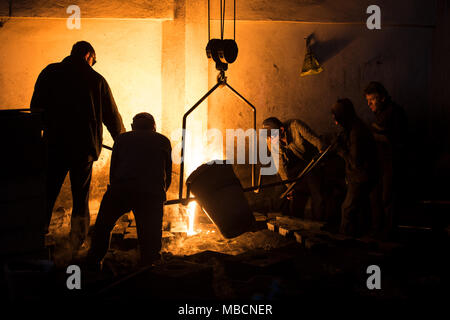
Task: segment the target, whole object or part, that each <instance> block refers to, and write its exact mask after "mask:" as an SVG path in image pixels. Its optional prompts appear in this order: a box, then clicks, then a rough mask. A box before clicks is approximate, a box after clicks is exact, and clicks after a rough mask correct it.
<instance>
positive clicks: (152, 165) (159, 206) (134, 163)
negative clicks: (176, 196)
mask: <svg viewBox="0 0 450 320" xmlns="http://www.w3.org/2000/svg"><path fill="white" fill-rule="evenodd" d="M131 126H132V129H133V130H132V131H130V132H125V133H123V134H121V135H120V136H119V137H118V138H117V139H116V142H115V143H114V147H113V151H112V156H111V167H110V176H109V178H110V185H109V186H108V189H107V190H106V193H105V195H104V196H103V199H102V202H101V205H100V210H99V212H98V216H97V221H96V222H95V226H94V230H93V235H92V243H91V248H90V250H89V252H88V256H87V265H88V266H89V267H90V268H96V267H100V266H101V262H102V260H103V258H104V256H105V254H106V252H107V250H108V247H109V239H110V233H111V231H112V229H113V228H114V225H115V223H116V221H117V220H118V219H119V218H120V217H121V216H122V215H123V214H125V213H127V212H129V211H131V210H132V211H133V213H134V216H135V218H136V228H137V234H138V242H139V248H140V253H141V262H142V263H143V264H144V265H148V264H151V263H152V262H154V261H155V260H157V259H158V258H159V251H160V249H161V234H162V217H163V204H164V201H165V200H166V191H167V189H168V188H169V186H170V183H171V174H172V158H171V152H172V151H171V145H170V141H169V139H167V138H166V137H165V136H163V135H162V134H159V133H157V132H156V125H155V120H154V118H153V116H152V115H151V114H149V113H145V112H143V113H139V114H137V115H136V116H135V117H134V118H133V123H132V125H131Z"/></svg>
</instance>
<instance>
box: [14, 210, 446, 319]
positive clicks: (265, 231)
mask: <svg viewBox="0 0 450 320" xmlns="http://www.w3.org/2000/svg"><path fill="white" fill-rule="evenodd" d="M56 220H57V219H56ZM257 220H258V223H259V230H255V231H254V232H247V233H245V234H243V235H241V236H239V237H237V238H234V239H224V238H222V237H221V236H220V234H218V233H217V232H213V231H214V226H213V225H208V224H207V223H204V224H203V231H202V232H200V233H199V234H197V235H194V236H190V237H188V236H187V235H185V234H182V233H180V234H175V235H174V234H171V235H170V237H169V236H167V233H166V234H165V237H164V238H163V249H162V261H161V262H160V263H157V264H155V265H153V266H147V267H140V266H139V263H138V261H139V259H138V249H137V240H136V237H135V236H133V234H132V233H133V231H132V228H133V221H128V222H127V221H126V219H124V221H122V222H126V223H127V225H128V227H129V230H131V231H130V232H126V229H127V228H125V232H124V233H123V235H122V236H119V237H117V235H116V236H113V238H112V242H111V249H110V251H109V252H108V254H107V256H106V257H105V262H104V266H103V270H102V271H101V272H87V271H86V272H85V271H84V270H82V289H81V290H68V289H67V287H66V279H67V277H68V275H67V273H66V268H67V265H68V264H69V263H73V264H76V263H78V262H80V263H82V260H83V256H84V255H85V253H86V249H87V248H84V251H83V250H81V251H80V252H79V253H78V255H77V256H74V257H68V255H66V256H64V252H66V253H67V250H64V248H63V245H62V244H63V242H62V241H63V237H62V238H61V237H60V238H58V237H56V238H55V242H54V245H55V247H54V251H53V252H52V255H53V257H54V267H53V268H51V269H50V270H49V271H47V272H40V273H39V274H37V277H36V273H35V278H33V277H32V276H29V278H30V279H33V281H31V282H30V281H28V282H27V283H28V285H27V286H26V287H23V286H22V287H21V286H20V282H17V283H16V287H15V288H16V289H17V290H15V294H14V296H13V297H10V298H12V299H13V301H15V302H38V303H39V301H60V302H61V303H65V302H68V301H70V302H71V303H72V302H74V301H78V302H80V303H82V304H83V303H92V302H95V303H96V304H99V303H100V304H107V305H111V306H117V305H122V304H123V303H127V301H129V302H133V303H143V304H144V305H147V304H148V303H150V302H151V303H157V304H158V305H159V304H163V305H164V304H171V303H172V304H175V305H179V304H183V303H188V302H189V303H217V302H230V301H247V302H254V303H260V302H267V301H269V302H271V303H275V304H276V303H282V307H281V308H282V309H283V311H284V312H288V311H289V310H290V308H293V309H295V308H296V307H298V306H299V305H302V306H305V307H306V306H311V304H316V303H323V304H324V305H329V304H333V303H336V302H338V301H343V302H344V303H345V301H347V302H349V301H352V303H357V304H358V305H360V306H361V305H369V306H374V305H377V306H381V305H385V306H414V305H417V303H420V304H421V305H428V304H430V305H431V304H436V305H440V304H441V305H442V304H443V301H445V300H448V292H447V284H448V275H447V273H448V270H450V269H449V264H448V259H447V258H448V252H449V247H450V246H449V236H448V233H447V232H440V233H436V232H433V231H431V230H429V229H401V230H400V233H399V236H398V239H397V240H396V241H395V242H383V241H377V240H374V239H371V238H362V239H353V238H347V237H342V236H339V235H336V234H331V233H328V232H323V231H320V228H319V227H320V223H319V224H318V223H315V222H310V221H304V220H300V219H295V218H293V219H289V218H287V219H285V218H284V217H280V216H279V215H274V216H270V215H269V216H266V217H262V216H257ZM205 230H207V231H205ZM127 235H128V236H127ZM130 235H131V236H130ZM70 259H71V260H70ZM371 265H376V266H378V267H379V268H380V270H381V289H372V290H371V289H369V288H368V286H367V280H368V278H369V277H370V275H371V274H368V273H367V268H368V267H369V266H371ZM30 284H32V285H30Z"/></svg>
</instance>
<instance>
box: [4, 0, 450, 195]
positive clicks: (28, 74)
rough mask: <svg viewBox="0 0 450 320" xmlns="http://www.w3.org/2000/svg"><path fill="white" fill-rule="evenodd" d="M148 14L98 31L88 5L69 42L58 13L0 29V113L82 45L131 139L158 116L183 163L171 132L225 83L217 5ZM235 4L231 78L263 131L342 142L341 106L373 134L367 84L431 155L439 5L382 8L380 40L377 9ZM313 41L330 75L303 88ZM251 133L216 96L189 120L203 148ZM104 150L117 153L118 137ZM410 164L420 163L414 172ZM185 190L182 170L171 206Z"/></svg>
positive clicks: (265, 1) (135, 5) (320, 3)
mask: <svg viewBox="0 0 450 320" xmlns="http://www.w3.org/2000/svg"><path fill="white" fill-rule="evenodd" d="M44 2H45V3H46V5H49V3H50V2H48V1H47V2H46V1H44ZM150 2H152V1H149V3H150ZM212 2H213V3H212V7H211V16H212V18H213V19H216V20H213V21H212V25H211V28H212V29H211V37H216V38H217V37H218V36H219V23H218V21H217V18H218V7H217V4H216V2H217V3H218V1H212ZM20 3H22V7H21V8H22V9H21V10H22V12H25V13H24V14H23V15H25V16H30V14H28V15H27V14H26V13H27V12H34V11H33V10H32V11H30V9H29V8H28V7H27V4H28V3H29V2H27V1H18V2H16V4H20ZM83 3H84V2H83ZM142 3H143V2H142V1H132V2H130V3H129V4H127V5H124V6H121V5H119V4H118V2H111V4H110V5H109V6H108V7H107V8H106V9H108V10H107V11H98V12H99V13H98V14H100V15H106V16H107V17H108V19H97V18H98V16H96V14H97V13H96V11H95V10H94V9H95V5H94V4H93V3H92V2H90V4H89V6H88V9H89V10H88V12H90V13H89V14H91V15H92V17H91V16H90V17H91V18H90V19H82V29H81V30H79V31H75V30H67V29H66V20H65V19H54V17H59V14H60V11H58V10H59V9H58V10H56V9H55V10H56V11H55V10H53V11H51V12H53V13H52V17H53V18H52V19H45V18H38V19H37V18H34V19H18V18H11V19H9V20H8V18H5V19H3V20H2V21H6V23H4V24H3V27H1V28H0V44H1V46H2V50H0V61H1V62H0V88H1V90H0V107H2V108H13V107H14V108H17V107H27V106H28V104H29V101H30V98H31V94H32V90H33V85H34V81H35V79H36V77H37V75H38V74H39V72H40V70H41V69H42V68H43V67H44V66H45V65H46V64H48V63H50V62H54V61H58V60H61V59H63V58H64V56H65V55H67V54H68V52H69V50H70V46H71V45H72V44H73V42H75V41H76V40H79V39H81V38H83V39H86V40H88V41H91V42H92V43H93V44H94V46H95V48H96V50H97V56H98V61H99V62H98V64H97V65H96V66H95V69H96V70H98V71H99V72H100V73H102V74H103V75H104V76H105V78H106V79H107V80H108V82H109V83H110V85H111V88H112V90H113V93H114V96H115V98H116V102H117V104H118V106H119V109H120V111H121V113H122V114H123V115H124V122H125V125H126V127H127V128H128V129H130V122H131V117H132V115H133V114H135V113H136V112H139V111H143V110H147V111H150V112H152V113H153V114H154V115H155V117H156V119H157V126H158V128H159V129H160V131H162V132H163V133H164V134H166V135H168V136H170V137H171V138H172V146H173V148H174V149H175V150H176V151H175V152H176V153H179V142H180V135H179V134H178V136H177V135H176V134H173V132H174V131H176V130H179V129H180V127H181V121H182V116H183V113H184V112H185V111H186V110H187V109H188V108H189V107H191V106H192V105H193V104H194V103H195V102H196V101H197V100H198V99H199V98H200V97H201V96H202V95H203V94H205V93H206V92H207V91H208V89H209V88H211V87H212V86H213V85H214V84H215V83H216V76H217V73H218V72H217V71H216V70H215V66H214V63H213V62H211V61H208V60H207V58H206V54H205V47H206V44H207V40H208V39H207V6H206V4H207V2H206V1H198V0H177V1H165V4H167V5H165V6H160V5H158V6H157V5H155V6H154V7H152V6H142ZM145 3H147V2H145ZM237 3H238V8H237V20H238V21H237V30H236V41H237V43H238V46H239V55H238V58H237V61H236V62H235V63H233V64H231V65H229V71H227V77H228V82H229V83H230V84H231V85H232V86H233V87H234V88H235V89H236V90H237V91H239V92H240V93H241V94H242V95H243V96H244V97H246V98H247V99H248V100H249V101H251V102H252V103H253V104H254V105H255V106H256V107H257V122H258V125H260V123H261V121H262V120H263V119H264V118H266V117H268V116H272V115H275V116H278V117H280V118H281V119H282V120H285V119H288V118H294V117H298V118H301V119H303V120H305V121H306V122H307V123H309V124H310V126H311V127H312V128H313V129H314V130H316V131H317V132H318V133H320V134H327V133H329V132H333V131H334V130H335V129H336V128H335V127H334V125H333V123H332V121H331V117H330V114H329V107H330V105H331V104H332V103H333V102H334V101H335V100H336V99H337V98H338V97H349V98H351V99H352V100H353V102H354V104H355V107H356V109H357V112H358V114H360V115H361V117H362V118H363V119H364V120H366V121H368V122H369V121H371V119H372V118H371V117H372V115H371V113H370V112H369V110H368V108H367V107H366V103H365V101H364V99H363V97H362V90H363V88H364V86H365V85H366V84H367V83H368V82H369V81H371V80H379V81H382V82H383V83H384V84H385V85H386V87H387V89H388V90H389V92H390V93H391V95H392V97H393V98H394V100H396V101H397V102H398V103H400V104H401V105H403V106H404V107H405V109H406V111H407V113H408V116H409V118H410V123H411V129H412V133H411V141H414V142H420V143H423V140H424V139H425V137H424V136H423V132H424V131H425V132H429V130H428V129H427V125H428V122H430V121H432V120H431V117H430V116H429V115H430V110H431V109H430V97H431V96H436V95H440V93H441V92H446V91H448V90H445V88H444V87H442V86H445V85H444V83H447V82H445V79H446V77H447V73H446V72H445V71H443V70H444V69H440V68H439V67H436V68H435V69H434V71H433V73H434V74H435V75H436V76H437V77H438V78H439V79H440V80H439V81H434V82H433V84H434V89H433V90H434V91H432V90H431V81H430V80H431V72H432V61H433V60H434V61H435V62H438V64H443V65H445V61H446V56H448V55H446V54H445V53H436V52H440V51H445V50H448V46H446V45H445V43H447V42H443V39H444V38H446V33H445V30H447V29H448V28H447V29H445V28H446V27H445V25H446V24H445V21H446V20H445V16H444V17H441V18H440V19H441V20H439V21H441V23H440V24H438V27H437V28H434V26H435V24H436V10H437V7H436V1H431V2H429V1H426V2H425V1H419V0H401V1H387V0H383V1H381V0H380V1H378V2H377V4H379V5H380V7H381V9H382V29H381V30H374V31H371V30H368V29H367V28H366V26H365V20H366V19H367V16H368V15H367V14H366V12H365V10H366V8H367V6H368V5H369V4H372V3H371V1H368V0H367V1H366V0H364V1H352V0H338V1H328V0H302V1H297V0H295V1H294V0H283V1H277V2H274V1H269V0H252V1H237ZM443 3H444V4H445V1H441V2H440V7H439V8H441V7H442V6H444V4H443ZM19 7H20V6H19ZM19 7H18V8H19ZM50 7H51V6H50ZM27 8H28V9H27ZM146 8H150V9H148V10H147V9H146ZM167 8H170V10H169V9H167ZM439 8H438V9H439ZM446 8H447V6H446ZM106 9H105V10H106ZM119 9H120V10H119ZM441 9H442V8H441ZM441 9H439V10H441ZM27 10H28V11H27ZM446 10H447V11H446V12H447V15H448V8H447V9H446ZM41 11H42V10H40V11H39V12H41ZM5 12H8V7H7V6H6V7H5V5H4V3H3V4H2V6H1V7H0V14H3V15H5V14H6V13H5ZM15 12H16V13H17V12H20V11H17V10H16V11H15ZM232 12H233V9H232V1H227V14H226V16H227V18H228V19H231V18H232V16H231V14H232ZM13 13H14V11H13ZM41 13H42V12H41ZM143 17H144V18H152V19H153V20H151V19H150V20H149V19H141V18H143ZM116 18H117V19H116ZM129 18H139V19H129ZM155 19H156V20H155ZM447 20H448V19H447ZM442 21H444V22H442ZM232 26H233V23H232V20H227V21H226V34H225V38H232V35H233V34H232V32H233V29H232ZM311 34H314V38H315V42H314V43H313V51H314V53H315V54H316V56H317V58H318V60H319V61H320V62H321V63H322V64H323V68H324V71H323V72H322V73H321V74H318V75H313V76H307V77H300V70H301V67H302V64H303V59H304V56H305V40H304V38H305V37H306V36H309V35H311ZM433 37H434V38H433ZM447 38H448V37H447ZM433 39H434V40H433ZM433 41H434V42H433ZM433 48H434V49H433ZM433 50H434V52H435V54H434V55H433ZM438 64H435V66H437V65H438ZM436 88H437V89H436ZM440 96H441V97H443V98H438V99H435V100H434V101H435V102H434V104H433V106H434V107H433V108H434V109H433V110H441V112H442V113H443V114H444V113H446V110H447V109H448V108H446V106H447V105H448V102H447V101H449V100H448V99H446V98H445V97H444V95H440ZM433 112H434V111H433ZM250 126H251V112H250V109H249V108H248V107H247V106H246V105H245V104H244V103H243V102H242V101H240V100H239V99H238V98H236V96H234V95H233V94H232V93H231V91H229V90H228V89H226V88H221V89H218V90H217V91H216V92H215V93H214V94H213V95H212V96H211V98H210V99H208V100H207V101H205V102H204V103H203V104H202V105H201V106H199V108H198V109H197V110H196V111H195V113H193V114H192V117H190V118H189V119H188V129H191V130H193V131H194V132H195V135H196V137H197V138H196V139H198V137H199V136H201V134H202V133H203V132H204V131H205V130H206V128H217V129H220V130H222V131H223V132H224V130H225V129H228V128H244V129H245V128H249V127H250ZM178 133H179V132H178ZM172 134H173V135H172ZM105 138H106V143H107V144H110V143H111V139H110V137H109V135H108V134H105ZM194 140H195V139H194ZM202 148H203V149H205V146H202V142H201V140H195V141H194V142H193V147H191V146H188V149H187V153H190V152H191V151H195V152H193V153H191V156H193V157H194V159H193V160H195V161H198V160H199V159H200V160H201V158H202V157H204V156H206V154H207V153H208V150H209V148H211V149H214V148H215V147H214V146H213V145H212V146H208V148H206V150H201V149H202ZM108 156H109V152H108V153H107V152H103V153H102V159H101V161H99V162H98V163H97V164H96V171H94V180H95V179H97V178H96V177H98V179H99V180H98V181H97V180H95V181H94V182H95V183H94V184H93V185H94V186H95V188H94V190H93V197H94V198H95V199H97V200H98V199H99V197H100V196H101V194H102V192H103V188H104V187H105V186H106V181H107V168H108V162H109V158H108ZM411 159H412V163H414V162H415V161H416V160H415V159H416V158H414V157H412V158H411ZM190 161H191V160H190ZM191 169H192V168H191ZM191 169H190V170H191ZM178 178H179V166H176V165H175V166H174V176H173V181H174V184H173V186H172V187H171V189H170V196H169V197H170V198H173V197H176V196H177V193H178ZM97 189H98V190H99V191H96V190H97ZM65 193H68V189H65Z"/></svg>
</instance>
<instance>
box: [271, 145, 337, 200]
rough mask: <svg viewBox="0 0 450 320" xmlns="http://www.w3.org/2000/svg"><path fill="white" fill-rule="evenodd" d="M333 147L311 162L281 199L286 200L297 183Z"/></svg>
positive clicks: (330, 146)
mask: <svg viewBox="0 0 450 320" xmlns="http://www.w3.org/2000/svg"><path fill="white" fill-rule="evenodd" d="M332 147H333V145H329V146H328V147H327V148H326V149H325V151H324V152H322V153H321V154H320V155H319V156H318V157H316V158H314V159H312V160H311V162H310V163H309V164H308V165H307V166H306V167H305V169H303V171H302V172H301V173H300V174H299V175H298V176H297V178H296V181H295V182H293V183H292V184H291V185H290V186H289V187H288V188H287V189H286V191H285V192H283V194H282V195H281V196H280V198H281V199H282V198H284V197H286V196H287V195H288V193H289V192H291V190H292V189H293V188H294V187H295V185H296V184H297V182H298V181H299V180H301V179H302V178H303V177H304V176H305V175H307V174H308V173H309V172H310V171H311V170H312V169H314V167H315V166H316V165H317V164H318V163H319V162H320V160H322V158H323V157H324V156H325V155H326V154H327V153H328V151H329V150H330V149H331V148H332Z"/></svg>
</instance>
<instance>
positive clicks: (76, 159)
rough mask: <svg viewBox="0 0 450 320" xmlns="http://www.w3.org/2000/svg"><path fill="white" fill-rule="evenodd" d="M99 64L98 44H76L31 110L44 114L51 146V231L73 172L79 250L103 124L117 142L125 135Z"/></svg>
mask: <svg viewBox="0 0 450 320" xmlns="http://www.w3.org/2000/svg"><path fill="white" fill-rule="evenodd" d="M95 63H96V54H95V50H94V48H93V47H92V45H91V44H90V43H88V42H86V41H79V42H77V43H75V44H74V45H73V47H72V51H71V53H70V56H68V57H66V58H64V60H63V61H61V62H59V63H52V64H50V65H48V66H47V67H46V68H45V69H44V70H42V72H41V73H40V74H39V77H38V79H37V81H36V84H35V87H34V92H33V97H32V99H31V110H32V111H34V112H36V111H40V112H43V118H44V126H45V128H44V138H45V140H46V141H47V145H48V155H47V159H48V167H47V187H46V193H47V221H46V231H47V232H48V227H49V225H50V221H51V217H52V211H53V206H54V205H55V201H56V198H57V197H58V194H59V192H60V190H61V186H62V184H63V182H64V179H65V177H66V175H67V173H68V172H69V174H70V183H71V189H72V200H73V208H72V217H71V230H70V240H71V245H72V249H73V250H74V251H76V250H78V248H79V247H80V246H81V245H82V243H83V242H84V240H85V239H86V237H87V232H88V227H89V220H90V215H89V188H90V183H91V177H92V164H93V162H94V161H96V160H97V159H98V157H99V154H100V151H101V149H102V137H103V124H105V125H106V127H107V128H108V131H109V133H110V134H111V136H112V137H113V139H116V138H117V136H118V135H119V134H120V133H121V132H123V131H125V129H124V126H123V123H122V118H121V116H120V114H119V111H118V110H117V106H116V103H115V102H114V98H113V95H112V93H111V89H110V88H109V86H108V83H107V82H106V80H105V78H103V77H102V76H101V75H100V74H99V73H97V72H96V71H94V69H93V68H92V66H93V65H94V64H95Z"/></svg>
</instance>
